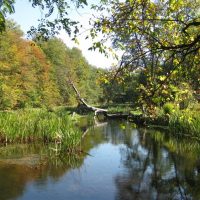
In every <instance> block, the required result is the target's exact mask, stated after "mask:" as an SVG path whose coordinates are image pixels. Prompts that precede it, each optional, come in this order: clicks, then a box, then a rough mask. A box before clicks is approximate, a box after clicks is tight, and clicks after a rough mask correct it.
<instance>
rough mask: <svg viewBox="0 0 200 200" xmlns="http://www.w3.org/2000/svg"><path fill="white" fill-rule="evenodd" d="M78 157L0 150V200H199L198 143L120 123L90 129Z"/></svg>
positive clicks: (37, 149) (34, 148)
mask: <svg viewBox="0 0 200 200" xmlns="http://www.w3.org/2000/svg"><path fill="white" fill-rule="evenodd" d="M81 148H82V149H83V151H84V153H82V154H80V155H71V156H70V155H67V154H66V155H62V156H56V155H55V152H52V151H51V149H50V148H49V147H47V146H42V145H31V146H30V145H28V146H27V145H17V146H8V147H6V148H5V147H1V148H0V200H68V199H69V200H79V199H80V200H112V199H116V200H140V199H141V200H151V199H152V200H154V199H161V200H165V199H166V200H170V199H173V200H179V199H180V200H183V199H184V200H186V199H194V200H200V144H199V143H198V142H194V141H193V142H192V141H189V140H186V141H184V140H180V139H175V138H172V137H170V136H169V135H168V133H167V131H166V132H163V131H158V130H150V129H149V130H148V129H135V128H134V127H132V125H131V124H129V123H127V122H122V121H109V122H107V123H104V124H101V125H99V126H98V127H95V128H91V129H90V130H89V131H88V132H87V134H86V136H85V137H84V139H83V141H82V144H81Z"/></svg>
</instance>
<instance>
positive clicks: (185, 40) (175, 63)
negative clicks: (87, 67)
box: [91, 0, 200, 110]
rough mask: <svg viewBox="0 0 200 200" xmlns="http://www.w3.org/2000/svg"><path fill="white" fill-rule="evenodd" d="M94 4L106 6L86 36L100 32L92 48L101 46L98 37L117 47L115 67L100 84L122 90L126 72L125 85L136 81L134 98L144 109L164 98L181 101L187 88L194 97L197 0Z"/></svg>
mask: <svg viewBox="0 0 200 200" xmlns="http://www.w3.org/2000/svg"><path fill="white" fill-rule="evenodd" d="M94 8H95V9H97V11H99V12H100V13H102V10H103V12H105V10H106V9H108V10H109V13H108V14H107V15H105V14H102V15H98V16H100V17H98V18H97V19H96V21H95V22H94V28H93V30H92V31H91V33H92V34H91V37H95V36H96V35H98V34H99V33H101V34H103V35H104V38H103V40H102V41H101V42H99V43H98V45H97V43H95V44H96V46H95V47H96V48H99V49H100V50H101V51H104V50H105V51H106V49H107V48H106V47H105V46H104V43H102V42H103V41H105V38H108V39H109V40H110V39H111V40H112V42H113V47H114V48H116V49H118V50H120V51H122V52H123V56H122V59H121V63H120V66H119V67H118V68H116V69H115V70H114V71H113V70H112V71H111V72H110V73H109V75H108V76H106V77H105V79H104V83H106V88H109V85H110V87H111V86H112V85H113V83H115V88H116V87H117V85H118V86H119V88H122V89H123V90H124V92H125V93H126V94H128V93H129V92H128V91H127V92H126V91H125V88H124V86H123V84H125V85H126V87H127V84H126V83H127V82H126V80H127V79H129V78H130V75H131V76H132V81H130V80H129V81H128V82H129V84H128V85H130V88H131V90H133V87H132V86H133V85H132V82H133V81H135V80H136V79H137V80H138V81H137V83H138V84H134V88H135V89H134V90H135V93H139V96H138V99H137V101H138V102H140V105H142V106H144V107H146V108H147V109H149V108H150V110H151V109H153V107H155V106H162V105H164V104H165V103H166V102H170V101H172V102H177V101H178V102H181V101H185V100H186V99H187V98H190V97H191V96H192V93H194V94H197V96H198V93H199V88H200V78H199V74H200V62H199V61H200V59H199V58H200V35H199V28H200V12H199V11H200V3H199V1H194V0H186V1H183V0H178V1H171V0H169V1H168V0H167V1H163V0H159V1H151V0H134V1H133V0H126V1H108V2H107V4H105V5H104V6H96V7H94ZM139 71H140V72H139ZM136 72H137V74H138V76H137V78H136V79H135V75H133V74H135V73H136ZM138 72H139V73H138ZM116 84H117V85H116ZM136 88H137V89H136ZM118 91H120V89H119V90H118ZM126 94H125V95H126Z"/></svg>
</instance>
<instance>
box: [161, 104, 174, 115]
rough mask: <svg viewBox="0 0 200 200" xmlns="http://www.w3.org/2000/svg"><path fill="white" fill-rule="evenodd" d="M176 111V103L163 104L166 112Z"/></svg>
mask: <svg viewBox="0 0 200 200" xmlns="http://www.w3.org/2000/svg"><path fill="white" fill-rule="evenodd" d="M173 111H174V105H173V104H172V103H166V104H164V105H163V112H164V114H169V115H170V114H172V113H173Z"/></svg>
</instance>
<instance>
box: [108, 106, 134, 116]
mask: <svg viewBox="0 0 200 200" xmlns="http://www.w3.org/2000/svg"><path fill="white" fill-rule="evenodd" d="M130 111H131V107H129V106H126V105H124V106H120V105H117V106H114V107H108V113H110V114H114V113H120V114H129V113H130Z"/></svg>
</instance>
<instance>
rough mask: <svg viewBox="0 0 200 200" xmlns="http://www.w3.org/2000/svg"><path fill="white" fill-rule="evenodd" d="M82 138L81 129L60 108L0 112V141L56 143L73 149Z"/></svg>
mask: <svg viewBox="0 0 200 200" xmlns="http://www.w3.org/2000/svg"><path fill="white" fill-rule="evenodd" d="M80 140H81V132H80V130H79V128H77V127H76V125H75V122H74V120H73V119H72V117H71V116H70V115H69V114H68V113H67V112H66V111H65V110H63V109H61V110H56V111H51V112H49V111H48V110H46V109H29V110H18V111H13V112H0V141H1V143H30V142H45V143H51V142H54V143H58V144H61V145H62V147H65V148H67V149H72V148H74V147H76V146H77V145H78V144H79V142H80Z"/></svg>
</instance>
